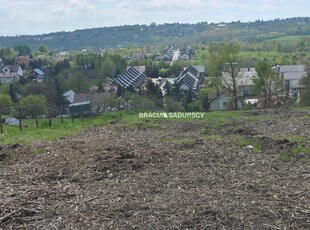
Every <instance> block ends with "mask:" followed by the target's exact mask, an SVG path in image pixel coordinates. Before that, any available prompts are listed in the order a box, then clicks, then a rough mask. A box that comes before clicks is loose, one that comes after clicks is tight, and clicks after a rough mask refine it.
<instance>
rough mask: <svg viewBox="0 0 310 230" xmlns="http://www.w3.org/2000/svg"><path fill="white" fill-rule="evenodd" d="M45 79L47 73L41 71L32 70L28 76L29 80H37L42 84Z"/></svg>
mask: <svg viewBox="0 0 310 230" xmlns="http://www.w3.org/2000/svg"><path fill="white" fill-rule="evenodd" d="M44 79H45V73H44V72H43V71H42V70H41V69H38V68H37V69H34V70H32V71H31V72H30V73H29V75H28V80H29V81H31V80H37V81H38V82H41V81H43V80H44Z"/></svg>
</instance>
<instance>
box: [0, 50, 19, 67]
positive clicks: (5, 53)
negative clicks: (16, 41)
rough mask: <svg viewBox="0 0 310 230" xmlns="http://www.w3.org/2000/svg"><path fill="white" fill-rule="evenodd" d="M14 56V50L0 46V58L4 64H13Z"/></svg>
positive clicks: (15, 54) (15, 53)
mask: <svg viewBox="0 0 310 230" xmlns="http://www.w3.org/2000/svg"><path fill="white" fill-rule="evenodd" d="M16 56H17V52H16V51H14V50H12V49H10V48H0V59H2V61H3V62H4V63H5V64H13V63H14V58H15V57H16Z"/></svg>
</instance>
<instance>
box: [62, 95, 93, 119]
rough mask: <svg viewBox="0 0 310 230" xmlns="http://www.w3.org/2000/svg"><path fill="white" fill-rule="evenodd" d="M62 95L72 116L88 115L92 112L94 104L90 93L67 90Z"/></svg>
mask: <svg viewBox="0 0 310 230" xmlns="http://www.w3.org/2000/svg"><path fill="white" fill-rule="evenodd" d="M63 96H64V97H65V99H66V101H67V102H68V104H69V105H68V108H69V111H70V114H71V115H72V116H74V117H78V116H88V115H90V114H91V113H92V111H93V108H94V106H95V105H94V103H93V102H94V96H93V94H92V93H75V92H74V91H73V90H69V91H68V92H66V93H64V94H63Z"/></svg>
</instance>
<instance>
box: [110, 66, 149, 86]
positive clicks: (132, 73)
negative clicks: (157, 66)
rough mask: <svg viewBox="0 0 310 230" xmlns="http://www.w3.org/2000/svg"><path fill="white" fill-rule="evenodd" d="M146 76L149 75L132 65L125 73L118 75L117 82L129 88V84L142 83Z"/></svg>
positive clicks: (136, 84)
mask: <svg viewBox="0 0 310 230" xmlns="http://www.w3.org/2000/svg"><path fill="white" fill-rule="evenodd" d="M146 78H147V77H146V75H145V74H144V73H142V72H140V71H138V70H137V69H136V68H134V67H131V68H129V69H128V70H127V71H125V72H124V73H122V74H119V75H118V76H117V77H116V79H115V82H116V83H117V84H119V85H120V86H122V87H124V88H127V87H128V86H134V87H135V86H138V85H140V84H142V83H143V82H144V80H145V79H146Z"/></svg>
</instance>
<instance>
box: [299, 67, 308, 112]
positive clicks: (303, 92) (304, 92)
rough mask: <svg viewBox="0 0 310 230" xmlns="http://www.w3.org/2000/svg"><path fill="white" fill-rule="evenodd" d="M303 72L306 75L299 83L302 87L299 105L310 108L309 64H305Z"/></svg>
mask: <svg viewBox="0 0 310 230" xmlns="http://www.w3.org/2000/svg"><path fill="white" fill-rule="evenodd" d="M305 71H306V75H305V76H304V77H303V78H302V79H301V81H300V83H301V84H302V85H303V86H304V88H303V89H302V90H301V92H300V105H302V106H310V62H308V63H307V64H306V67H305Z"/></svg>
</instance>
